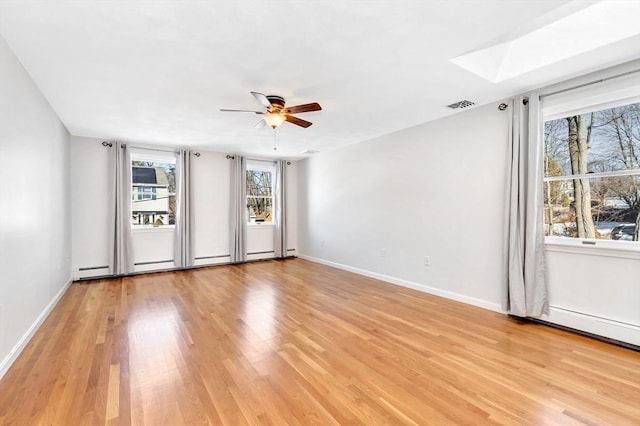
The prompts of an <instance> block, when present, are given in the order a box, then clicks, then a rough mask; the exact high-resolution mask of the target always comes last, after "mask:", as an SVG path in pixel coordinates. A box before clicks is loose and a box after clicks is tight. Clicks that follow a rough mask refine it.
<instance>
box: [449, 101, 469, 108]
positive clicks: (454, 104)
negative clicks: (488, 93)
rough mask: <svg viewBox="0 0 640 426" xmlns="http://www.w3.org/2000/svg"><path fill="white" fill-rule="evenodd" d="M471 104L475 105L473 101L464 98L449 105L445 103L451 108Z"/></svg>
mask: <svg viewBox="0 0 640 426" xmlns="http://www.w3.org/2000/svg"><path fill="white" fill-rule="evenodd" d="M472 105H475V102H471V101H467V100H464V101H459V102H456V103H453V104H451V105H447V107H449V108H451V109H462V108H467V107H470V106H472Z"/></svg>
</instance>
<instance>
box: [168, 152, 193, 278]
mask: <svg viewBox="0 0 640 426" xmlns="http://www.w3.org/2000/svg"><path fill="white" fill-rule="evenodd" d="M175 173H176V210H175V232H174V241H173V263H174V265H175V267H176V268H188V267H190V266H193V260H194V259H193V222H194V221H193V210H192V209H191V196H192V195H191V194H192V191H191V151H188V150H183V149H181V150H179V151H177V152H176V172H175Z"/></svg>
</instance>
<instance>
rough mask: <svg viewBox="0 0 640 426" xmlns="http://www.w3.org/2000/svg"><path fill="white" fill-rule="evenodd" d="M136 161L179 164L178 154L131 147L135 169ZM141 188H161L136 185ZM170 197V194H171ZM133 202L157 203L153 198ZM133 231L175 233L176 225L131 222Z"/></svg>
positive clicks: (132, 184)
mask: <svg viewBox="0 0 640 426" xmlns="http://www.w3.org/2000/svg"><path fill="white" fill-rule="evenodd" d="M134 161H148V162H153V163H169V164H174V165H176V164H177V159H176V153H175V152H172V151H163V150H156V149H152V148H142V147H141V148H135V147H131V162H132V166H131V167H133V162H134ZM133 186H134V183H133V182H131V185H130V187H131V194H132V195H131V196H132V197H133ZM135 186H139V187H143V186H144V187H153V186H155V187H156V188H157V187H159V185H135ZM169 195H170V194H169ZM133 201H155V199H153V198H143V199H142V200H137V199H136V200H133V199H132V200H131V202H132V203H133ZM131 207H132V209H131V214H132V215H133V204H132V205H131ZM129 223H130V226H131V230H132V231H133V233H136V234H137V233H145V232H161V231H167V232H174V229H175V225H136V224H134V223H133V222H132V221H131V220H130V221H129Z"/></svg>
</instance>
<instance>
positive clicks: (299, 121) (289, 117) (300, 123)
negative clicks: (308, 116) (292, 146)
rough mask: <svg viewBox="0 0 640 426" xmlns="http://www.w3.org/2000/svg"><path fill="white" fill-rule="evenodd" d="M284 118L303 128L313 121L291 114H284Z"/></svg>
mask: <svg viewBox="0 0 640 426" xmlns="http://www.w3.org/2000/svg"><path fill="white" fill-rule="evenodd" d="M284 119H285V120H286V121H288V122H289V123H291V124H295V125H296V126H300V127H304V128H305V129H306V128H307V127H309V126H311V125H312V124H313V123H312V122H310V121H306V120H303V119H301V118H298V117H294V116H293V115H288V114H285V116H284Z"/></svg>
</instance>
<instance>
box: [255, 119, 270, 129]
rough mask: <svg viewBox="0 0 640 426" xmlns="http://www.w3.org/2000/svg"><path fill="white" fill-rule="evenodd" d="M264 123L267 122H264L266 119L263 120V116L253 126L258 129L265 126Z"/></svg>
mask: <svg viewBox="0 0 640 426" xmlns="http://www.w3.org/2000/svg"><path fill="white" fill-rule="evenodd" d="M266 125H267V122H266V121H264V118H263V119H262V120H260V121H258V122H257V123H256V126H255V127H256V129H259V128H261V127H264V126H266Z"/></svg>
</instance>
